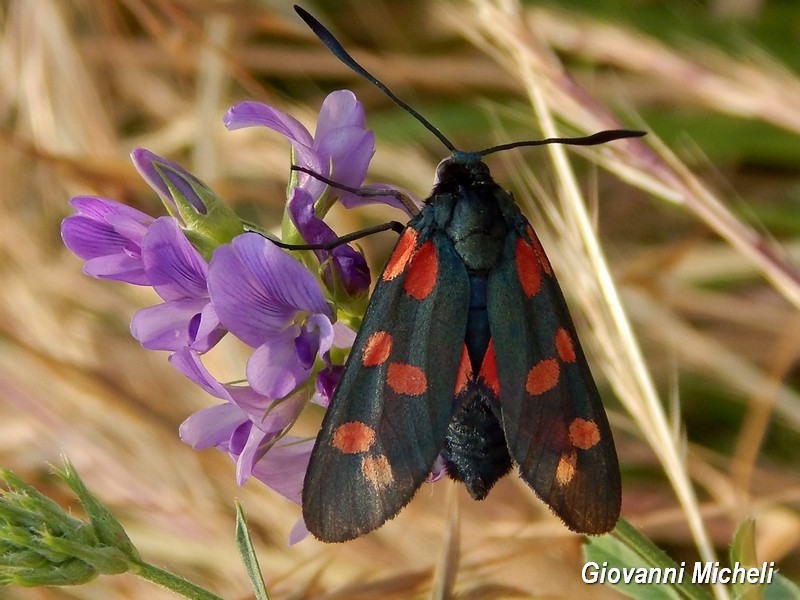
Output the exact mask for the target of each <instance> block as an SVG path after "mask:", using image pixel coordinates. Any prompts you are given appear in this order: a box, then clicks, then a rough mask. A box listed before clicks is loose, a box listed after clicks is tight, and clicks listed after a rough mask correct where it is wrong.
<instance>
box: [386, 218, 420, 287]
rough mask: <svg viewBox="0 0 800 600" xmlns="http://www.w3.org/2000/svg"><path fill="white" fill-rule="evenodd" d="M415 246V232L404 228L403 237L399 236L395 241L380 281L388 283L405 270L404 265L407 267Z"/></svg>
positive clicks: (409, 228)
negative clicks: (395, 243)
mask: <svg viewBox="0 0 800 600" xmlns="http://www.w3.org/2000/svg"><path fill="white" fill-rule="evenodd" d="M416 244H417V232H416V230H415V229H412V228H411V227H408V228H406V230H405V231H404V232H403V235H401V236H400V239H399V240H397V245H396V246H395V247H394V251H393V252H392V256H391V257H390V258H389V262H387V263H386V267H384V269H383V274H382V275H381V279H383V280H384V281H389V280H390V279H394V278H395V277H397V276H398V275H400V273H402V272H403V271H404V270H405V268H406V265H408V261H409V260H411V255H412V254H413V253H414V247H415V246H416Z"/></svg>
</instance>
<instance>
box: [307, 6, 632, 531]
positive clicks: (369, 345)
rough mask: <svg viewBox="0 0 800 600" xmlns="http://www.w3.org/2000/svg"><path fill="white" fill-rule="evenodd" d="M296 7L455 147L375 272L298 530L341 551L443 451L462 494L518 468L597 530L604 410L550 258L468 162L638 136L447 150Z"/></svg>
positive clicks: (314, 461) (574, 524) (605, 523)
mask: <svg viewBox="0 0 800 600" xmlns="http://www.w3.org/2000/svg"><path fill="white" fill-rule="evenodd" d="M295 10H296V11H297V13H298V14H299V15H300V17H301V18H302V19H303V20H304V21H305V22H306V24H307V25H308V26H309V27H310V28H311V29H312V30H313V31H314V33H315V34H316V35H317V37H319V38H320V40H321V41H322V42H323V43H324V44H325V45H326V46H327V47H328V48H329V49H330V50H331V51H332V52H333V53H334V54H335V55H336V56H337V57H338V58H339V59H340V60H341V61H342V62H344V63H345V64H346V65H347V66H348V67H350V68H351V69H353V70H354V71H355V72H356V73H358V74H359V75H361V76H363V77H365V78H366V79H367V80H369V81H371V82H372V83H374V84H375V85H376V86H378V87H379V88H380V89H381V90H382V91H384V93H386V94H387V95H388V96H389V97H390V98H391V99H392V100H393V101H394V102H396V103H397V104H399V105H400V106H401V107H402V108H404V109H405V110H406V111H408V112H410V113H411V114H412V115H413V116H414V117H415V118H416V119H417V120H418V121H420V122H421V123H422V124H423V125H424V126H425V127H427V128H428V129H429V130H430V131H432V132H433V133H434V135H436V136H437V137H438V138H439V139H440V140H441V141H442V142H443V143H444V144H445V146H447V148H448V149H449V150H450V151H451V152H452V155H451V156H450V158H449V159H447V160H445V161H444V162H443V163H442V164H441V165H440V166H439V170H438V173H437V175H438V178H437V181H438V183H437V184H436V185H435V187H434V189H433V191H432V192H431V195H430V197H428V198H427V200H425V205H424V207H423V208H422V210H421V211H420V212H419V214H418V215H417V216H415V217H414V218H412V219H411V221H410V222H409V223H408V224H407V225H406V226H405V227H404V228H403V230H402V235H401V236H400V239H399V241H398V243H397V246H396V247H395V249H394V252H393V253H392V255H391V258H390V259H389V261H388V263H387V264H386V266H385V267H384V269H383V272H382V273H381V275H380V278H379V280H378V282H377V284H376V286H375V291H374V292H373V295H372V298H371V299H370V302H369V306H368V308H367V311H366V314H365V316H364V320H363V323H362V326H361V329H360V330H359V332H358V335H357V337H356V340H355V343H354V345H353V348H352V350H351V352H350V355H349V357H348V359H347V362H346V364H345V367H344V373H343V375H342V378H341V381H340V383H339V385H338V387H337V389H336V392H335V393H334V396H333V399H332V400H331V404H330V407H329V408H328V411H327V413H326V414H325V418H324V420H323V423H322V429H321V431H320V433H319V435H318V437H317V441H316V444H315V446H314V450H313V452H312V455H311V461H310V464H309V466H308V471H307V473H306V477H305V482H304V484H303V517H304V518H305V523H306V526H307V527H308V530H309V531H310V532H311V533H312V534H313V535H314V536H315V537H317V538H318V539H320V540H322V541H325V542H341V541H345V540H349V539H353V538H355V537H358V536H360V535H363V534H365V533H367V532H369V531H372V530H373V529H376V528H378V527H380V526H381V525H383V523H385V522H386V521H387V520H388V519H391V518H392V517H394V516H395V515H396V514H397V513H398V512H399V511H400V510H401V509H402V508H403V507H404V506H405V505H406V504H407V503H408V502H409V500H410V499H411V498H412V496H413V495H414V493H415V492H416V491H417V489H418V488H419V487H420V485H421V484H422V483H423V482H424V481H425V479H426V478H427V477H428V475H429V474H430V472H431V469H432V467H433V466H434V463H435V461H436V460H437V458H438V457H439V456H441V457H442V459H443V460H444V464H445V467H446V471H447V474H448V475H449V476H450V477H451V478H453V479H455V480H457V481H462V482H463V483H464V485H465V486H466V488H467V490H468V491H469V493H470V494H471V495H472V497H473V498H475V499H478V500H480V499H482V498H484V497H485V496H486V495H487V494H488V493H489V490H490V489H491V487H492V485H493V484H494V483H495V482H496V481H497V480H498V479H499V478H500V477H502V476H503V475H505V474H506V473H507V472H508V471H509V470H510V469H511V467H512V465H513V464H516V465H518V467H519V472H520V477H522V479H523V480H524V481H525V482H526V483H527V484H528V485H529V486H530V487H531V488H532V489H533V490H534V491H535V492H536V494H537V495H538V496H539V497H540V498H541V499H542V500H543V501H544V502H546V503H547V504H548V505H549V506H550V508H551V509H552V510H553V512H554V513H555V514H556V515H558V516H559V517H560V518H561V519H562V520H563V521H564V523H566V525H567V527H569V528H570V529H572V530H573V531H576V532H580V533H588V534H601V533H605V532H607V531H610V530H611V529H613V527H614V526H615V524H616V522H617V519H618V518H619V514H620V504H621V488H620V474H619V465H618V462H617V455H616V451H615V449H614V442H613V439H612V435H611V429H610V428H609V425H608V420H607V418H606V415H605V411H604V410H603V406H602V404H601V403H600V397H599V394H598V392H597V388H596V386H595V383H594V380H593V379H592V375H591V372H590V370H589V366H588V364H587V362H586V357H585V356H584V354H583V351H582V350H581V347H580V344H579V342H578V337H577V335H576V333H575V327H574V325H573V324H572V319H571V318H570V315H569V311H568V309H567V305H566V303H565V301H564V297H563V295H562V294H561V290H560V288H559V286H558V282H557V281H556V278H555V274H554V273H553V271H552V268H551V266H550V263H549V261H548V259H547V256H546V255H545V253H544V250H543V249H542V246H541V244H540V243H539V240H538V238H537V237H536V234H535V233H534V231H533V229H532V228H531V226H530V224H529V223H528V220H527V219H526V218H525V217H524V216H523V215H522V213H521V212H520V210H519V208H518V207H517V205H516V204H515V203H514V199H513V197H512V196H511V194H510V193H508V192H506V191H504V190H503V189H502V188H501V187H500V186H498V185H497V184H496V183H495V182H494V180H493V179H492V177H491V175H490V173H489V168H488V167H487V166H486V165H485V164H484V163H483V162H481V157H482V156H485V155H486V154H489V153H491V152H496V151H498V150H504V149H507V148H511V147H519V146H533V145H542V144H549V143H568V144H580V145H591V144H600V143H603V142H607V141H611V140H615V139H620V138H627V137H637V136H640V135H644V134H643V133H642V132H638V131H628V130H613V131H603V132H600V133H597V134H594V135H592V136H588V137H583V138H549V139H546V140H538V141H526V142H517V143H513V144H507V145H504V146H496V147H493V148H489V149H486V150H483V151H480V152H461V151H458V150H456V149H455V147H454V146H453V145H452V144H451V143H450V142H449V141H448V140H447V139H446V138H445V137H444V136H443V135H442V134H441V133H440V132H439V131H438V130H437V129H436V128H435V127H433V126H432V125H431V124H430V123H429V122H428V121H427V120H425V119H424V118H423V117H422V116H420V115H419V114H418V113H417V112H416V111H414V110H413V109H412V108H411V107H409V106H408V105H407V104H405V103H404V102H403V101H401V100H400V99H398V98H397V97H396V96H395V95H394V94H393V93H392V92H391V91H390V90H389V89H388V88H387V87H386V86H385V85H384V84H382V83H381V82H380V81H378V80H377V79H376V78H375V77H373V76H372V75H371V74H369V73H368V72H367V71H366V70H365V69H364V68H363V67H361V66H360V65H359V64H358V63H356V62H355V60H354V59H353V58H352V57H350V56H349V55H348V53H347V52H346V51H345V50H344V49H343V48H342V46H341V45H340V44H339V42H338V41H337V40H336V39H335V38H334V37H333V35H332V34H331V33H330V32H329V31H328V30H327V29H325V27H324V26H323V25H322V24H320V23H319V22H318V21H317V20H316V19H315V18H314V17H312V16H311V15H310V14H309V13H308V12H306V11H305V10H303V9H302V8H300V7H298V6H295ZM386 228H388V227H383V229H386ZM353 237H354V236H349V237H348V238H347V239H353ZM343 240H345V238H343Z"/></svg>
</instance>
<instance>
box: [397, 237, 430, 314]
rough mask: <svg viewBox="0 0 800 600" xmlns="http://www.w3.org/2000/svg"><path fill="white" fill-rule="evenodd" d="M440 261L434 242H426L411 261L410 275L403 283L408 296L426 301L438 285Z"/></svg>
mask: <svg viewBox="0 0 800 600" xmlns="http://www.w3.org/2000/svg"><path fill="white" fill-rule="evenodd" d="M438 272H439V261H438V259H437V258H436V247H435V246H434V245H433V242H425V243H424V244H422V246H420V248H419V250H418V251H417V252H416V253H415V254H414V256H413V257H412V259H411V264H410V265H409V267H408V274H407V275H406V278H405V280H404V281H403V289H404V290H405V291H406V294H408V295H409V296H411V297H412V298H416V299H417V300H424V299H425V298H427V297H428V294H430V293H431V291H433V287H434V286H435V285H436V276H437V274H438Z"/></svg>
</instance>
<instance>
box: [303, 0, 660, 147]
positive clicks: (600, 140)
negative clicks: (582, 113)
mask: <svg viewBox="0 0 800 600" xmlns="http://www.w3.org/2000/svg"><path fill="white" fill-rule="evenodd" d="M294 11H295V12H296V13H297V14H298V15H299V16H300V18H301V19H303V21H304V22H305V24H306V25H308V27H309V28H310V29H311V31H313V32H314V35H316V36H317V37H318V38H319V40H320V41H321V42H322V43H323V44H325V46H327V48H328V50H330V51H331V52H332V53H333V55H334V56H335V57H336V58H338V59H339V60H340V61H342V62H343V63H344V64H345V65H346V66H347V67H349V68H350V69H351V70H352V71H354V72H355V73H357V74H359V75H361V77H363V78H364V79H366V80H367V81H369V82H370V83H371V84H372V85H374V86H375V87H377V88H378V89H379V90H381V91H382V92H383V93H384V94H386V95H387V96H388V97H389V99H390V100H391V101H392V102H394V103H395V104H397V105H398V106H399V107H400V108H402V109H403V110H405V111H406V112H407V113H409V114H410V115H411V116H413V117H414V118H415V119H416V120H417V121H419V122H420V123H421V124H422V125H423V126H424V127H425V129H427V130H428V131H430V132H431V133H432V134H433V135H435V136H436V137H437V138H438V139H439V141H440V142H442V144H444V146H445V147H446V148H447V149H448V150H450V152H452V153H453V156H454V157H456V156H457V155H459V156H460V157H461V159H462V160H473V159H474V158H475V157H481V156H486V155H487V154H493V153H494V152H500V151H502V150H510V149H511V148H522V147H525V146H544V145H545V144H569V145H571V146H595V145H597V144H604V143H606V142H610V141H612V140H619V139H622V138H632V137H641V136H643V135H645V132H644V131H635V130H631V129H610V130H606V131H599V132H597V133H593V134H592V135H587V136H585V137H571V138H569V137H567V138H565V137H555V138H546V139H543V140H523V141H520V142H511V143H508V144H501V145H499V146H492V147H490V148H485V149H483V150H479V151H478V152H462V151H459V150H458V149H457V148H456V147H455V146H454V145H453V144H452V142H450V140H448V139H447V138H446V137H445V136H444V134H443V133H442V132H441V131H439V130H438V129H437V128H436V127H434V126H433V124H432V123H431V122H430V121H428V119H426V118H425V117H423V116H422V115H421V114H419V113H418V112H417V111H416V110H414V109H413V108H411V107H410V106H409V105H408V104H406V103H405V102H403V101H402V100H401V99H400V98H398V97H397V96H396V95H395V94H394V92H393V91H392V90H390V89H389V88H388V87H387V86H386V85H385V84H384V83H383V82H381V81H380V80H379V79H378V78H377V77H375V76H374V75H373V74H372V73H370V72H369V71H367V70H366V69H365V68H364V67H362V66H361V65H360V64H358V63H357V62H356V60H355V59H354V58H353V57H352V56H350V55H349V54H348V53H347V50H345V49H344V47H343V46H342V44H341V43H339V40H337V39H336V38H335V37H334V36H333V34H332V33H331V32H330V31H328V29H327V28H326V27H325V26H324V25H323V24H322V23H320V22H319V21H317V19H315V18H314V17H313V16H312V15H311V14H310V13H309V12H308V11H307V10H305V9H304V8H302V7H300V6H297V5H296V4H295V5H294Z"/></svg>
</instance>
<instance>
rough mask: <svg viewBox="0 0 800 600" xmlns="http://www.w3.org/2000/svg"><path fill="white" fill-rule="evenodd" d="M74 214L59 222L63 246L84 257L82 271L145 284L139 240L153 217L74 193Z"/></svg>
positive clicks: (71, 202)
mask: <svg viewBox="0 0 800 600" xmlns="http://www.w3.org/2000/svg"><path fill="white" fill-rule="evenodd" d="M70 204H71V205H72V207H73V208H74V209H75V210H76V211H77V213H78V214H76V215H72V216H69V217H67V218H66V219H64V220H63V221H62V223H61V238H62V239H63V240H64V245H65V246H66V247H67V248H69V249H70V250H71V251H72V252H73V253H74V254H76V255H77V256H78V257H80V258H82V259H84V260H85V261H86V264H84V265H83V272H84V273H86V274H87V275H89V276H90V277H96V278H98V279H114V280H117V281H124V282H126V283H132V284H134V285H149V280H148V279H147V275H146V274H145V270H144V266H143V264H142V240H143V239H144V236H145V234H146V233H147V228H148V227H149V226H150V225H151V224H152V223H153V221H154V219H153V217H151V216H149V215H146V214H144V213H143V212H140V211H138V210H136V209H135V208H131V207H129V206H125V205H124V204H120V203H119V202H114V201H113V200H106V199H105V198H98V197H95V196H77V197H75V198H73V199H72V200H70Z"/></svg>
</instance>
